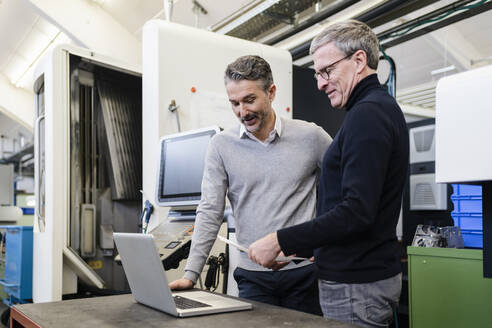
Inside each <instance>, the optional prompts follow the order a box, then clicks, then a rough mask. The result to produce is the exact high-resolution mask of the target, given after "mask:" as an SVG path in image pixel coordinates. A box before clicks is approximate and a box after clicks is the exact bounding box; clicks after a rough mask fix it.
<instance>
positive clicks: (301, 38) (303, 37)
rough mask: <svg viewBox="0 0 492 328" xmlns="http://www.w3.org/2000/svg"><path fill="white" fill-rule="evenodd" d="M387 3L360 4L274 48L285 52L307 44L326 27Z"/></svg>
mask: <svg viewBox="0 0 492 328" xmlns="http://www.w3.org/2000/svg"><path fill="white" fill-rule="evenodd" d="M387 1H388V0H372V1H368V2H366V3H364V4H362V5H361V6H359V7H358V8H356V9H354V10H351V11H349V12H347V13H346V14H343V15H342V16H339V17H337V18H335V19H333V20H329V21H328V22H326V23H324V24H317V26H316V27H315V28H313V29H310V30H307V31H306V32H305V33H301V34H297V35H296V36H294V37H293V38H292V39H291V40H288V41H286V42H285V43H282V44H280V45H278V46H276V47H277V48H281V49H286V50H290V49H293V48H295V47H297V46H299V45H301V44H303V43H304V42H307V41H309V40H311V39H313V38H314V37H315V36H316V35H318V34H319V33H320V32H321V31H323V30H324V29H325V28H326V27H328V26H330V25H332V24H335V23H338V22H341V21H345V20H348V19H353V18H354V17H357V16H359V15H361V14H363V13H365V12H367V11H369V10H371V9H373V8H375V7H377V6H379V5H380V4H382V3H383V2H387Z"/></svg>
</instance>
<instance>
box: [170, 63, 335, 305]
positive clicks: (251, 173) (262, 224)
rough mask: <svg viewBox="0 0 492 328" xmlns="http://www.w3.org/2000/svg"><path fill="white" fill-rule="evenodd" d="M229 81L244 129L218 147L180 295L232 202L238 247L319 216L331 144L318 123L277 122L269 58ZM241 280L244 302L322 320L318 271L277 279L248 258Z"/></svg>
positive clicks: (299, 269)
mask: <svg viewBox="0 0 492 328" xmlns="http://www.w3.org/2000/svg"><path fill="white" fill-rule="evenodd" d="M224 79H225V86H226V89H227V95H228V97H229V101H230V103H231V105H232V110H233V112H234V114H235V115H236V116H237V117H238V119H239V121H240V123H241V124H239V126H237V127H236V128H233V129H230V130H227V131H225V132H223V133H220V134H218V135H216V136H215V137H214V138H213V139H212V140H211V141H210V145H209V148H208V152H207V156H206V162H205V170H204V175H203V181H202V198H201V201H200V204H199V206H198V209H197V216H196V221H195V230H194V233H193V240H192V243H191V250H190V255H189V258H188V262H187V265H186V268H185V275H184V277H183V278H181V279H178V280H175V281H173V282H171V283H170V284H169V285H170V287H171V288H172V289H188V288H192V287H193V286H194V284H195V283H196V280H197V279H198V276H199V274H200V272H202V269H203V266H204V265H205V261H206V259H207V257H208V254H209V252H210V249H211V248H212V245H213V243H214V241H215V239H216V237H217V233H218V230H219V227H220V225H221V223H222V220H223V214H224V207H225V197H226V195H227V197H228V198H229V201H230V203H231V207H232V212H233V215H234V218H235V225H236V236H237V240H238V243H239V244H241V245H243V246H246V247H248V246H249V245H250V244H251V243H253V242H254V241H255V240H257V239H259V238H261V237H263V236H265V235H267V234H268V233H270V232H273V231H277V230H278V229H281V228H284V227H289V226H292V225H296V224H299V223H302V222H305V221H307V220H311V219H312V218H313V217H314V216H315V206H316V185H317V182H318V178H319V174H320V167H321V162H322V158H323V154H324V153H325V152H326V150H327V149H328V146H329V145H330V143H331V141H332V139H331V137H330V136H329V135H328V134H327V133H326V132H325V131H324V130H323V129H322V128H320V127H319V126H317V125H315V124H313V123H307V122H304V121H299V120H290V119H284V118H280V117H279V116H278V115H276V114H275V112H274V110H273V108H272V102H273V100H274V98H275V92H276V86H275V84H274V83H273V77H272V71H271V69H270V65H269V64H268V63H267V62H266V61H265V60H264V59H262V58H261V57H258V56H243V57H240V58H238V59H237V60H236V61H234V62H233V63H231V64H230V65H229V66H227V69H226V72H225V78H224ZM234 278H235V280H236V281H237V283H238V289H239V296H240V297H244V298H247V299H252V300H255V301H260V302H265V303H269V304H274V305H279V306H284V307H287V308H291V309H295V310H299V311H304V312H310V313H315V314H321V311H320V307H319V299H318V286H317V273H316V268H315V266H314V265H313V264H312V263H311V262H310V261H308V260H305V261H303V262H300V263H297V264H296V263H294V262H291V263H289V264H288V265H286V266H285V267H283V268H282V270H280V271H271V270H269V269H265V268H263V267H261V266H259V265H257V264H256V263H254V262H252V261H251V260H250V259H249V258H248V254H246V253H240V259H239V265H238V268H237V269H236V270H235V271H234Z"/></svg>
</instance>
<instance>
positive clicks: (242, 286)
mask: <svg viewBox="0 0 492 328" xmlns="http://www.w3.org/2000/svg"><path fill="white" fill-rule="evenodd" d="M234 279H235V280H236V282H237V286H238V289H239V297H243V298H246V299H250V300H253V301H258V302H263V303H268V304H272V305H278V306H283V307H286V308H289V309H293V310H297V311H303V312H307V313H312V314H317V315H322V312H321V308H320V305H319V296H318V295H319V292H318V275H317V270H316V266H315V265H312V264H311V265H306V266H303V267H300V268H297V269H291V270H284V271H249V270H245V269H242V268H236V270H234Z"/></svg>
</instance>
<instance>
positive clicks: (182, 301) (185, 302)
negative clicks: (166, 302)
mask: <svg viewBox="0 0 492 328" xmlns="http://www.w3.org/2000/svg"><path fill="white" fill-rule="evenodd" d="M173 298H174V303H176V307H177V308H178V309H181V310H186V309H196V308H202V307H211V305H208V304H205V303H201V302H198V301H195V300H190V299H189V298H186V297H183V296H178V295H176V296H173Z"/></svg>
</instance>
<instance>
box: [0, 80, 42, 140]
mask: <svg viewBox="0 0 492 328" xmlns="http://www.w3.org/2000/svg"><path fill="white" fill-rule="evenodd" d="M0 112H2V113H3V114H5V115H6V116H8V117H9V118H11V119H13V120H14V121H16V122H17V123H19V124H21V125H22V126H24V127H25V128H26V129H28V130H29V131H31V132H32V127H33V124H34V93H33V92H29V91H27V90H25V89H22V88H16V87H14V86H13V85H12V83H10V81H9V79H8V78H7V77H6V76H4V75H3V74H0Z"/></svg>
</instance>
